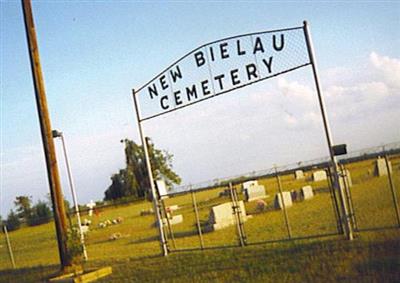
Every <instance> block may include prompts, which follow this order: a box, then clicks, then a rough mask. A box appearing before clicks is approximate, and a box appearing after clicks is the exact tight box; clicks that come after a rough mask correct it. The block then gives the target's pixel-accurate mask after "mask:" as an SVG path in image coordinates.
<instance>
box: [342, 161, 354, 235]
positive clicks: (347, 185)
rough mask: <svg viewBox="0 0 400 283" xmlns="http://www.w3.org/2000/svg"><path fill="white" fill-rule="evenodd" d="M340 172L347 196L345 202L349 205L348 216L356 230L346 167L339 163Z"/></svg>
mask: <svg viewBox="0 0 400 283" xmlns="http://www.w3.org/2000/svg"><path fill="white" fill-rule="evenodd" d="M340 171H341V172H340V173H341V178H342V180H343V186H344V189H345V192H346V196H347V204H348V206H349V216H350V221H351V224H352V225H353V229H354V230H356V231H358V224H357V219H356V215H355V212H354V204H353V197H352V195H351V189H350V183H349V179H348V178H349V176H348V175H347V172H346V167H345V166H344V164H340Z"/></svg>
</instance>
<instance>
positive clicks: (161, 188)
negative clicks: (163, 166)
mask: <svg viewBox="0 0 400 283" xmlns="http://www.w3.org/2000/svg"><path fill="white" fill-rule="evenodd" d="M156 186H157V189H158V194H159V195H160V197H161V198H167V197H168V196H167V185H166V184H165V181H164V180H163V179H158V180H156Z"/></svg>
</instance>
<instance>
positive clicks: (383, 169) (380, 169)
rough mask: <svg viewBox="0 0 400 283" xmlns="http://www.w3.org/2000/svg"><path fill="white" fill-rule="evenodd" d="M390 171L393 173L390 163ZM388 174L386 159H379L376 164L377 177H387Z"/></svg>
mask: <svg viewBox="0 0 400 283" xmlns="http://www.w3.org/2000/svg"><path fill="white" fill-rule="evenodd" d="M388 163H389V170H390V173H392V163H391V162H390V161H389V162H388ZM387 174H388V171H387V166H386V161H385V159H384V158H378V159H377V160H376V162H375V176H378V177H380V176H386V175H387Z"/></svg>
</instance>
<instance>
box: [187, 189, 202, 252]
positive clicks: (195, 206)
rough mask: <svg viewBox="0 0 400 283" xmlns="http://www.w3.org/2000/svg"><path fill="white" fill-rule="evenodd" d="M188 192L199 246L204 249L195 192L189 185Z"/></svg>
mask: <svg viewBox="0 0 400 283" xmlns="http://www.w3.org/2000/svg"><path fill="white" fill-rule="evenodd" d="M190 193H191V194H192V204H193V210H194V214H195V216H196V226H197V233H198V235H199V240H200V248H201V249H204V241H203V233H202V232H201V225H200V217H199V211H198V209H197V203H196V196H195V193H194V192H193V191H192V187H190Z"/></svg>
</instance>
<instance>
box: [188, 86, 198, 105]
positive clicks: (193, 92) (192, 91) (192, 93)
mask: <svg viewBox="0 0 400 283" xmlns="http://www.w3.org/2000/svg"><path fill="white" fill-rule="evenodd" d="M186 95H187V99H188V100H189V101H190V99H191V97H193V98H194V99H197V92H196V85H192V89H190V88H189V87H186Z"/></svg>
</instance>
